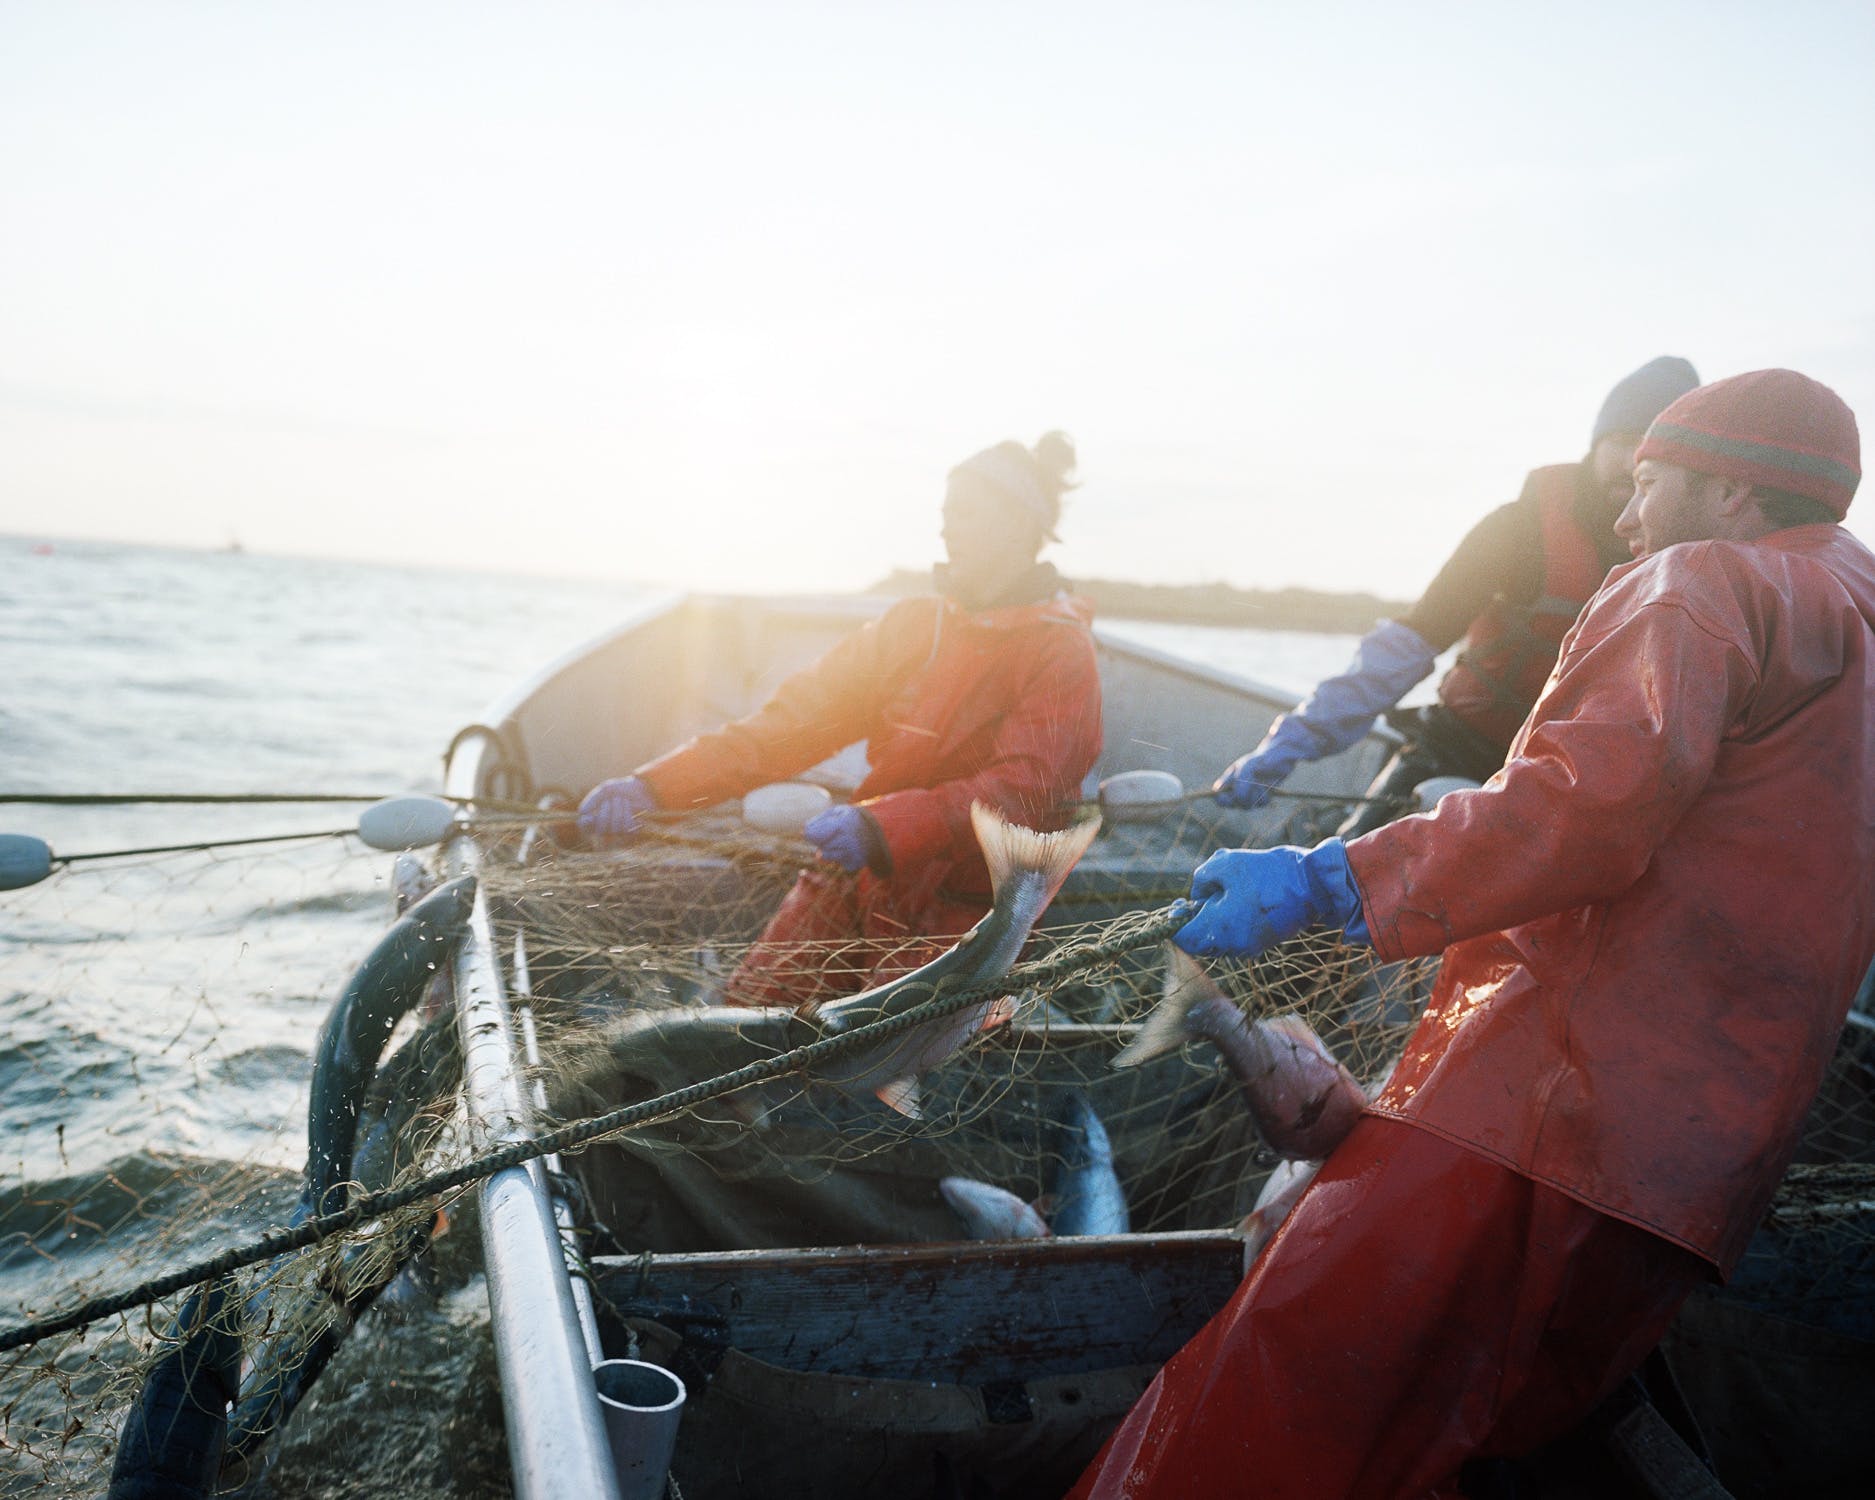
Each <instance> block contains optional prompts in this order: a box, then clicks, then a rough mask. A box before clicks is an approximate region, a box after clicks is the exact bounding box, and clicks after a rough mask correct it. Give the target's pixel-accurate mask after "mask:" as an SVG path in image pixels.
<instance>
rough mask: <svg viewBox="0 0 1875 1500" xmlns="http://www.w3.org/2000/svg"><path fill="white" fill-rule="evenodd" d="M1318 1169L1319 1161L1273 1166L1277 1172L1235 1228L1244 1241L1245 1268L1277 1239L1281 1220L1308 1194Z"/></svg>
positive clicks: (1289, 1161)
mask: <svg viewBox="0 0 1875 1500" xmlns="http://www.w3.org/2000/svg"><path fill="white" fill-rule="evenodd" d="M1321 1169H1322V1164H1321V1163H1320V1162H1318V1161H1295V1160H1288V1161H1282V1162H1278V1163H1277V1164H1276V1170H1275V1171H1274V1172H1271V1173H1270V1175H1269V1180H1268V1181H1266V1182H1265V1183H1264V1184H1263V1191H1262V1192H1260V1193H1258V1194H1257V1201H1256V1204H1255V1205H1254V1206H1253V1207H1252V1208H1251V1210H1250V1212H1249V1213H1247V1214H1245V1215H1244V1219H1243V1222H1242V1223H1241V1224H1239V1225H1238V1226H1237V1232H1238V1233H1239V1234H1241V1235H1242V1236H1243V1238H1244V1261H1245V1263H1246V1264H1248V1263H1249V1262H1250V1261H1253V1260H1255V1259H1256V1258H1257V1256H1258V1255H1260V1254H1261V1253H1262V1251H1263V1247H1264V1246H1265V1245H1267V1244H1268V1243H1269V1242H1270V1241H1271V1240H1272V1239H1274V1238H1275V1237H1276V1231H1277V1230H1278V1229H1280V1228H1281V1227H1282V1223H1283V1220H1284V1219H1286V1218H1288V1217H1289V1210H1290V1209H1292V1208H1294V1207H1295V1206H1296V1204H1297V1202H1298V1201H1299V1200H1300V1199H1301V1197H1302V1195H1303V1194H1304V1193H1305V1192H1307V1191H1308V1186H1309V1184H1310V1183H1311V1182H1313V1181H1315V1174H1316V1173H1317V1172H1319V1171H1321Z"/></svg>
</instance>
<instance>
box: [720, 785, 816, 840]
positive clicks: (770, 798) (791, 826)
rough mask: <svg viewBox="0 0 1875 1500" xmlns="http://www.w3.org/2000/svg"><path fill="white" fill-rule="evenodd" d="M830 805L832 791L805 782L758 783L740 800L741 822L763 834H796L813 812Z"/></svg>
mask: <svg viewBox="0 0 1875 1500" xmlns="http://www.w3.org/2000/svg"><path fill="white" fill-rule="evenodd" d="M832 805H833V793H832V792H830V791H828V790H827V789H826V788H825V787H824V786H814V785H813V784H812V783H810V782H806V781H777V782H775V783H774V784H773V785H770V786H758V787H757V788H756V789H755V790H754V791H752V792H750V793H749V794H748V795H747V796H746V797H744V798H743V799H742V821H743V822H744V823H747V824H748V825H749V827H751V828H755V829H759V830H760V831H761V832H763V833H778V834H796V835H798V834H799V833H800V831H801V825H802V824H803V823H805V822H806V821H807V820H808V819H809V818H811V817H813V816H814V814H815V813H822V812H825V811H826V810H827V809H828V808H829V807H831V806H832Z"/></svg>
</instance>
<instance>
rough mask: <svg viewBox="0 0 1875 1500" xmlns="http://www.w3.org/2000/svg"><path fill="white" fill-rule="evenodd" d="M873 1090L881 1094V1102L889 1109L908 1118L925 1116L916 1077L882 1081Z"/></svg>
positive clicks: (915, 1118)
mask: <svg viewBox="0 0 1875 1500" xmlns="http://www.w3.org/2000/svg"><path fill="white" fill-rule="evenodd" d="M873 1092H874V1093H875V1094H877V1095H878V1096H879V1102H880V1103H881V1104H883V1105H885V1106H886V1107H887V1108H888V1109H895V1110H897V1111H898V1112H899V1113H900V1114H901V1115H903V1116H905V1118H906V1119H908V1120H922V1119H923V1118H924V1104H923V1102H922V1099H921V1097H920V1094H921V1091H920V1090H919V1087H918V1080H917V1079H916V1078H894V1079H893V1080H892V1081H891V1082H890V1083H882V1084H880V1085H879V1087H878V1088H876V1089H874V1090H873Z"/></svg>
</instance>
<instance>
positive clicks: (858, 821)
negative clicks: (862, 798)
mask: <svg viewBox="0 0 1875 1500" xmlns="http://www.w3.org/2000/svg"><path fill="white" fill-rule="evenodd" d="M801 832H802V833H804V834H806V835H807V839H808V842H809V843H811V844H813V845H814V847H815V848H817V849H818V850H819V851H820V857H821V858H822V859H830V860H832V861H833V862H834V863H835V864H836V865H838V866H839V867H840V868H841V869H843V870H859V869H863V868H864V867H865V866H867V865H871V864H878V863H880V857H881V856H882V854H883V853H884V850H885V839H884V837H883V836H882V835H881V834H880V832H879V825H878V824H877V823H875V822H873V820H872V815H871V814H870V813H868V812H866V811H865V809H864V808H859V807H854V806H852V805H850V804H848V803H844V802H842V803H839V804H838V805H836V806H834V807H830V808H828V809H827V810H826V811H825V812H817V813H815V814H814V816H813V817H811V818H809V819H808V820H807V822H806V824H805V825H804V826H803V827H802V829H801Z"/></svg>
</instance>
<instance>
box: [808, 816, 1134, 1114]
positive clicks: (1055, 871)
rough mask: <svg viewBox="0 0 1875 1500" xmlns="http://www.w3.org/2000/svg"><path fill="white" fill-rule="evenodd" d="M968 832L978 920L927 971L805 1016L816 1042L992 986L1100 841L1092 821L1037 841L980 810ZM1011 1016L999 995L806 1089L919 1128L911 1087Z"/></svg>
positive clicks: (1011, 1003) (836, 1066)
mask: <svg viewBox="0 0 1875 1500" xmlns="http://www.w3.org/2000/svg"><path fill="white" fill-rule="evenodd" d="M970 825H971V827H972V828H973V829H974V830H975V832H976V836H977V844H978V845H979V846H980V847H981V848H982V850H983V859H984V863H985V864H987V865H988V866H989V870H990V889H991V891H992V892H993V896H992V904H991V906H990V910H989V912H988V914H987V915H985V916H984V918H983V920H982V921H980V922H978V923H977V924H976V926H974V927H972V928H971V929H970V930H969V931H968V932H967V933H965V934H964V935H963V936H962V937H961V938H959V939H958V940H957V942H956V943H955V944H953V945H952V946H951V947H949V948H947V949H946V950H945V951H944V952H942V953H940V954H939V955H938V956H937V957H936V958H934V959H932V960H931V962H930V963H928V964H924V965H923V966H921V967H919V968H916V969H914V970H912V972H911V973H909V974H906V975H904V976H902V977H900V978H898V979H894V980H892V981H891V982H890V983H888V984H882V985H879V986H877V987H875V988H873V989H870V990H867V991H865V992H864V993H862V994H858V995H849V996H846V997H845V998H843V999H839V1000H830V1001H825V1002H823V1003H822V1004H820V1005H819V1006H817V1007H815V1008H814V1009H813V1010H812V1011H811V1012H810V1013H809V1015H808V1020H809V1021H810V1023H811V1024H812V1025H814V1026H815V1027H817V1028H818V1029H819V1031H820V1034H821V1035H823V1036H837V1035H840V1034H842V1033H844V1032H847V1031H851V1030H853V1029H854V1028H856V1027H859V1026H864V1025H866V1024H867V1023H868V1022H871V1021H878V1020H883V1019H885V1018H886V1017H888V1016H896V1015H901V1014H903V1013H904V1012H905V1011H907V1010H910V1009H911V1008H912V1007H914V1006H917V1005H922V1004H923V1003H924V1002H925V1001H927V1000H930V999H934V998H935V997H937V996H938V995H941V994H944V993H946V992H948V991H954V990H957V989H961V988H969V987H971V986H974V985H978V984H989V983H993V982H995V981H996V980H998V979H1000V978H1002V976H1003V975H1004V974H1006V973H1008V972H1009V970H1010V968H1011V966H1012V965H1013V964H1014V963H1015V961H1016V957H1017V955H1018V954H1020V953H1021V951H1022V945H1023V944H1024V943H1025V942H1027V941H1028V937H1029V930H1030V929H1031V928H1032V927H1034V925H1035V923H1036V921H1037V919H1039V918H1040V916H1041V915H1042V913H1043V912H1044V911H1046V910H1047V908H1048V903H1049V902H1050V901H1052V900H1053V899H1054V896H1055V892H1057V891H1058V890H1060V889H1061V883H1062V882H1063V881H1064V880H1066V879H1067V878H1068V872H1069V871H1070V870H1072V869H1073V868H1074V866H1075V862H1076V861H1077V860H1079V859H1080V857H1081V856H1082V855H1083V854H1084V853H1086V852H1087V846H1088V845H1089V844H1091V843H1092V842H1093V841H1094V835H1095V834H1096V833H1098V832H1099V831H1100V820H1099V819H1098V818H1092V819H1089V820H1087V821H1086V822H1081V823H1076V824H1075V825H1073V826H1072V827H1070V828H1065V829H1063V830H1062V831H1061V832H1059V833H1037V832H1036V831H1035V830H1034V829H1031V828H1024V827H1022V826H1021V825H1019V824H1015V823H1010V822H1007V821H1005V820H1004V819H1003V818H1002V817H1000V816H998V814H997V813H996V812H994V811H993V810H992V809H990V808H988V807H985V806H984V805H983V804H982V803H980V802H978V803H974V804H972V806H971V808H970ZM1015 1012H1016V1001H1015V1000H1013V999H1011V998H1010V997H1009V996H1006V995H999V996H996V997H994V998H992V999H988V1000H985V1001H983V1002H982V1003H981V1004H978V1005H971V1006H966V1007H965V1008H964V1009H963V1010H960V1011H954V1012H952V1013H951V1014H950V1015H948V1016H939V1017H938V1018H937V1019H935V1020H932V1021H927V1022H925V1023H924V1024H923V1025H921V1026H917V1027H914V1028H913V1029H912V1030H910V1031H908V1032H905V1033H903V1034H901V1035H899V1036H894V1037H890V1038H888V1039H887V1040H885V1041H883V1042H881V1043H880V1044H879V1045H878V1046H876V1047H873V1048H869V1049H867V1050H865V1051H863V1052H861V1053H860V1054H859V1055H858V1056H856V1057H848V1058H842V1059H839V1060H838V1061H835V1062H833V1063H830V1064H829V1065H828V1066H827V1068H826V1069H825V1070H824V1071H823V1072H820V1073H817V1074H816V1075H815V1081H816V1082H819V1083H825V1084H829V1085H831V1086H832V1087H834V1088H837V1089H839V1090H840V1091H841V1092H843V1093H846V1094H850V1095H860V1094H865V1093H871V1094H873V1095H876V1096H877V1097H878V1099H879V1100H880V1101H881V1102H882V1103H884V1104H885V1105H887V1106H888V1107H889V1108H891V1109H894V1110H897V1111H898V1112H899V1113H900V1114H902V1115H905V1116H908V1117H909V1118H911V1119H920V1118H922V1117H923V1109H922V1104H921V1097H920V1091H919V1084H918V1080H919V1079H920V1078H921V1077H922V1076H923V1075H924V1074H926V1073H928V1072H930V1071H931V1070H932V1069H933V1068H936V1067H938V1066H939V1065H940V1064H942V1063H944V1062H945V1061H947V1060H948V1059H949V1058H951V1057H952V1056H954V1055H955V1054H956V1053H957V1052H959V1051H960V1050H961V1049H962V1048H963V1047H964V1046H966V1045H967V1044H968V1043H969V1042H970V1041H971V1040H972V1039H973V1038H974V1037H976V1036H977V1035H978V1034H979V1033H981V1032H984V1031H990V1030H993V1029H994V1028H996V1027H998V1026H1000V1025H1002V1024H1003V1023H1004V1022H1006V1021H1007V1020H1009V1019H1010V1017H1011V1016H1013V1015H1014V1014H1015Z"/></svg>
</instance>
